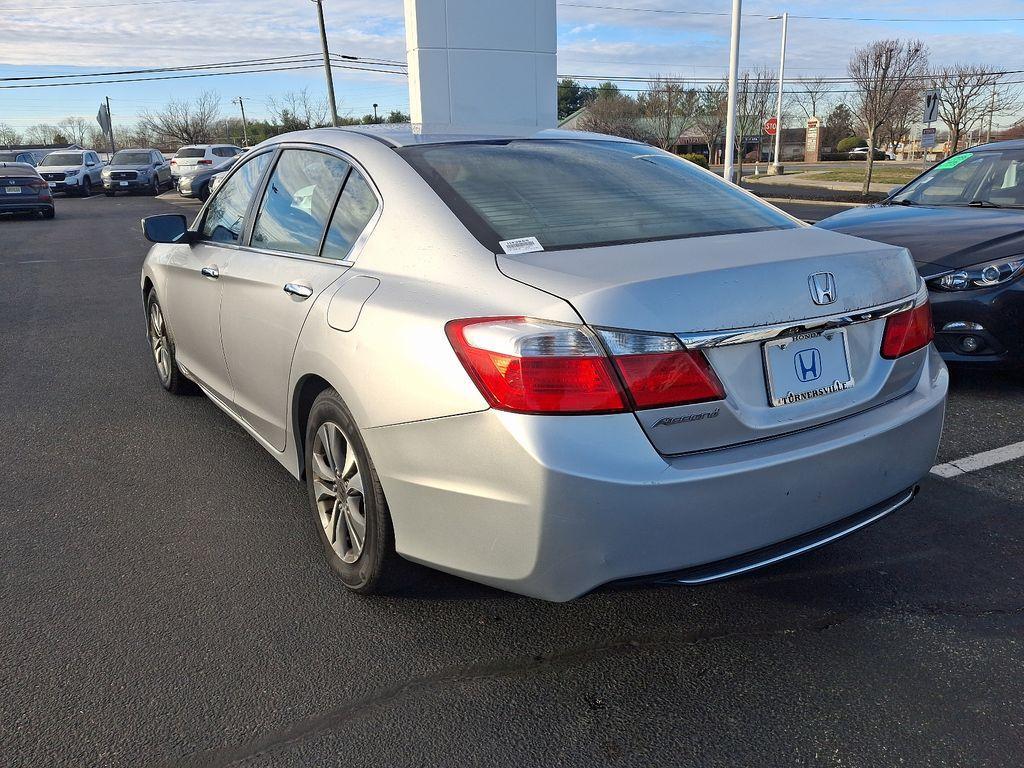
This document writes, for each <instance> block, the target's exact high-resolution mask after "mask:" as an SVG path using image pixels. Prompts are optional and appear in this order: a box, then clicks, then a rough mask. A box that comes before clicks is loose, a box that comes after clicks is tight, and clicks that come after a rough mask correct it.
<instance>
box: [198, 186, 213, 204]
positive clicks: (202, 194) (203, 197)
mask: <svg viewBox="0 0 1024 768" xmlns="http://www.w3.org/2000/svg"><path fill="white" fill-rule="evenodd" d="M196 197H198V198H199V200H200V202H203V203H205V202H206V201H207V200H209V199H210V182H206V183H205V184H203V185H202V186H201V187H200V188H199V191H198V192H196Z"/></svg>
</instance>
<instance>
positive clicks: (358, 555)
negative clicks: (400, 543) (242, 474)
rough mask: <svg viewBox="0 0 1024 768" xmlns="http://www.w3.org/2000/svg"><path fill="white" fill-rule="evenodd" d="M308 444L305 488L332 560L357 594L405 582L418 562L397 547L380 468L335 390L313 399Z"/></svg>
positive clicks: (349, 586)
mask: <svg viewBox="0 0 1024 768" xmlns="http://www.w3.org/2000/svg"><path fill="white" fill-rule="evenodd" d="M305 446H306V449H305V453H306V490H307V493H308V497H309V504H310V508H311V510H312V512H313V520H314V523H315V525H316V529H317V533H318V534H319V536H320V542H321V543H322V544H323V547H324V555H325V556H326V558H327V563H328V565H330V567H331V569H332V570H333V571H334V572H335V573H337V574H338V576H339V578H340V579H341V582H342V583H343V584H344V585H345V586H346V587H347V588H348V589H349V590H351V591H352V592H355V593H357V594H361V595H369V594H379V593H386V592H390V591H393V590H395V589H397V588H400V587H402V586H404V585H405V584H406V583H408V580H409V578H410V570H411V568H412V567H413V566H412V564H411V563H408V562H407V561H405V560H404V559H403V558H401V557H400V556H399V555H398V554H397V553H396V552H395V535H394V528H393V527H392V524H391V514H390V512H389V511H388V505H387V501H386V500H385V499H384V490H383V489H382V488H381V485H380V479H379V478H378V477H377V470H376V468H375V467H374V465H373V461H372V460H371V459H370V456H369V454H368V453H367V451H366V444H365V443H364V442H363V438H362V435H360V433H359V428H358V427H357V426H356V423H355V421H354V420H353V419H352V415H351V414H350V413H349V410H348V408H347V407H346V406H345V403H344V401H342V399H341V397H340V396H339V395H338V393H337V392H336V391H335V390H333V389H328V390H325V391H324V392H321V393H320V395H319V396H318V397H317V398H316V400H314V401H313V407H312V408H311V409H310V412H309V421H308V422H307V424H306V442H305ZM360 537H361V541H360Z"/></svg>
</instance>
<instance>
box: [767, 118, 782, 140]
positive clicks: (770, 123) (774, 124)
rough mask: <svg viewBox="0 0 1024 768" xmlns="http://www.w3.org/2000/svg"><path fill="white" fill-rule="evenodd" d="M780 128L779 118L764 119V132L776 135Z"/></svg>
mask: <svg viewBox="0 0 1024 768" xmlns="http://www.w3.org/2000/svg"><path fill="white" fill-rule="evenodd" d="M778 130H779V121H778V118H774V117H769V118H768V119H767V120H765V121H764V132H765V133H767V134H768V135H769V136H774V135H775V134H776V133H778Z"/></svg>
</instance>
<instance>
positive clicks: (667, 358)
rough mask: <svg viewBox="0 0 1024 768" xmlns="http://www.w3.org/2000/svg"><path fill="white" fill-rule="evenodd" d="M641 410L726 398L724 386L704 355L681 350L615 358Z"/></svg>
mask: <svg viewBox="0 0 1024 768" xmlns="http://www.w3.org/2000/svg"><path fill="white" fill-rule="evenodd" d="M615 365H616V366H617V367H618V369H619V373H620V374H621V375H622V380H623V382H624V383H625V384H626V389H627V390H628V391H629V394H630V396H631V397H632V398H633V402H634V403H636V407H637V408H665V407H667V406H670V405H689V404H691V403H704V402H707V401H708V400H721V399H722V398H724V397H725V391H724V390H723V389H722V383H721V382H720V381H719V380H718V377H717V376H716V375H715V372H714V371H713V370H711V365H710V364H709V363H708V361H707V359H706V358H705V357H704V355H703V354H701V353H700V352H697V351H689V350H685V349H684V350H680V351H678V352H661V353H657V354H653V355H626V356H621V357H616V358H615Z"/></svg>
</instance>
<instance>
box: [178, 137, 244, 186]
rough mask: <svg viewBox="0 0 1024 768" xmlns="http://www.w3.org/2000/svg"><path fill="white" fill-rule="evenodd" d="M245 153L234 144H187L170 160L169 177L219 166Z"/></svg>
mask: <svg viewBox="0 0 1024 768" xmlns="http://www.w3.org/2000/svg"><path fill="white" fill-rule="evenodd" d="M243 152H245V150H244V149H242V148H241V147H236V146H235V145H234V144H189V145H187V146H184V147H182V148H181V149H179V150H178V153H177V154H176V155H175V156H174V158H173V159H172V160H171V176H172V177H174V178H175V179H177V178H179V177H180V176H187V175H188V174H190V173H195V172H196V171H197V170H203V169H206V168H209V167H210V166H213V165H220V163H222V162H224V161H225V160H226V159H228V158H229V157H235V156H236V155H240V154H242V153H243Z"/></svg>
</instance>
